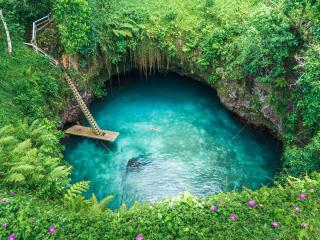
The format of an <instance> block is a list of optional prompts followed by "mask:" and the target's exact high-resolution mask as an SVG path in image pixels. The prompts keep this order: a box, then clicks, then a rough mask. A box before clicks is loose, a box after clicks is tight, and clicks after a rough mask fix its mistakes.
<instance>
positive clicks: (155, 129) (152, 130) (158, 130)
mask: <svg viewBox="0 0 320 240" xmlns="http://www.w3.org/2000/svg"><path fill="white" fill-rule="evenodd" d="M150 131H151V132H161V130H160V129H159V128H154V127H152V128H150Z"/></svg>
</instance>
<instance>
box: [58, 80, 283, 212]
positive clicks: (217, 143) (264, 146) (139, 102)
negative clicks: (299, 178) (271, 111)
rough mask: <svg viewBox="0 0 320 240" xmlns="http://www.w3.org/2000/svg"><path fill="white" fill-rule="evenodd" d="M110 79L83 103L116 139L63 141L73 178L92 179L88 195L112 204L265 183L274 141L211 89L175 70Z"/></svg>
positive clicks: (273, 164) (274, 157) (272, 169)
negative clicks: (109, 198)
mask: <svg viewBox="0 0 320 240" xmlns="http://www.w3.org/2000/svg"><path fill="white" fill-rule="evenodd" d="M112 85H113V88H112V91H111V89H109V90H108V93H109V96H108V97H107V98H105V99H104V100H101V101H98V102H96V103H94V104H92V105H91V106H90V109H91V110H92V113H93V115H94V117H95V118H96V120H97V122H98V123H99V124H100V127H101V128H103V129H108V130H113V131H118V132H120V133H121V135H120V137H119V138H118V140H117V141H116V143H114V144H107V145H106V146H107V148H106V147H105V146H103V145H102V144H101V142H99V141H95V140H90V139H84V138H77V137H70V138H66V139H65V140H64V143H65V146H66V151H65V158H66V160H67V161H69V162H70V163H71V164H72V165H73V167H74V170H73V174H72V179H73V181H75V182H76V181H81V180H89V181H91V189H90V192H89V193H88V195H91V193H95V194H96V195H97V196H98V197H99V198H102V197H104V196H106V195H113V196H114V197H115V200H114V202H113V203H112V204H111V205H112V206H111V207H112V208H117V207H118V206H119V205H120V204H121V203H122V202H123V203H126V204H127V205H131V204H132V203H133V202H134V201H145V200H147V201H157V200H159V199H162V198H164V197H167V196H176V195H177V194H178V193H180V192H185V191H187V192H192V193H194V194H196V195H198V196H206V195H208V194H212V193H218V192H222V191H229V190H233V189H241V187H242V186H246V187H249V188H252V189H255V188H258V187H259V186H261V185H262V184H268V183H270V182H272V180H271V179H272V178H273V177H274V175H275V173H276V171H277V170H278V169H279V167H280V144H279V142H277V141H276V140H275V139H274V138H272V137H271V136H270V135H268V134H266V133H260V132H257V131H254V130H252V129H249V128H247V127H245V128H243V127H244V125H243V124H242V123H239V122H237V121H236V120H235V119H234V118H233V117H232V116H231V115H230V114H229V113H228V112H227V111H226V110H225V109H224V107H223V106H222V105H221V103H220V102H219V99H218V97H217V95H216V93H215V92H214V90H212V89H211V88H209V87H207V86H204V85H203V84H201V83H199V82H196V81H194V80H190V79H188V78H185V77H181V76H178V75H175V74H169V75H155V76H154V77H151V78H149V79H147V80H146V79H144V78H142V77H140V75H137V76H131V77H127V78H126V80H123V79H120V87H115V86H118V85H119V81H118V80H115V81H113V84H112ZM241 129H243V130H242V131H241V132H240V134H239V131H240V130H241Z"/></svg>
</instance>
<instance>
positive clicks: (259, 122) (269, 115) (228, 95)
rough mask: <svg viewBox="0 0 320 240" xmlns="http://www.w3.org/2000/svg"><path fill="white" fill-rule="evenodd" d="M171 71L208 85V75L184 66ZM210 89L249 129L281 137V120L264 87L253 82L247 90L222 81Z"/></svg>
mask: <svg viewBox="0 0 320 240" xmlns="http://www.w3.org/2000/svg"><path fill="white" fill-rule="evenodd" d="M171 70H172V71H174V72H176V73H178V74H180V75H183V76H188V77H191V78H193V79H195V80H198V81H201V82H203V83H205V84H208V82H207V79H209V73H203V72H201V71H193V70H185V66H176V67H173V68H172V69H171ZM208 85H209V84H208ZM211 87H213V88H214V89H216V91H217V94H218V97H219V98H220V101H221V103H222V104H223V105H224V106H225V107H226V108H227V109H228V110H229V111H230V112H232V113H233V114H234V115H235V117H237V118H239V119H240V120H242V121H244V122H246V123H247V124H248V125H250V126H251V127H254V128H258V129H262V130H269V131H271V133H273V134H274V135H276V136H278V137H279V136H280V135H281V132H282V123H281V118H280V116H279V115H277V114H276V112H275V111H274V110H273V108H272V106H271V105H270V104H269V102H268V99H269V96H270V93H269V90H268V89H267V88H266V86H265V85H263V84H261V83H258V82H256V81H254V83H253V85H252V86H250V89H248V87H245V86H242V85H240V84H239V83H237V82H236V81H227V80H223V81H219V82H218V83H216V84H214V85H211Z"/></svg>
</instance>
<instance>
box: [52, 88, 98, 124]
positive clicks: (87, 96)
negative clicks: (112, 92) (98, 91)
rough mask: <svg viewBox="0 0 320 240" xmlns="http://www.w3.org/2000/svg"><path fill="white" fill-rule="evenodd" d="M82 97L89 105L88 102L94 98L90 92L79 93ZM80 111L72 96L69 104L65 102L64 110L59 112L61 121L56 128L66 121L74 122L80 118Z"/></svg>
mask: <svg viewBox="0 0 320 240" xmlns="http://www.w3.org/2000/svg"><path fill="white" fill-rule="evenodd" d="M80 95H81V97H82V99H83V100H84V102H85V103H86V105H87V106H89V104H90V103H92V101H93V100H94V96H93V94H92V93H90V92H87V91H85V92H81V93H80ZM81 115H82V112H81V109H80V106H79V105H78V103H77V101H76V100H75V99H74V98H73V99H72V100H71V102H70V103H69V104H67V106H66V108H65V110H64V111H63V113H62V114H61V123H60V124H59V126H58V128H59V129H62V128H63V127H64V125H66V124H68V123H74V122H76V121H78V120H79V119H80V118H81Z"/></svg>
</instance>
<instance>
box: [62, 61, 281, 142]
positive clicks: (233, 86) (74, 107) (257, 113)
mask: <svg viewBox="0 0 320 240" xmlns="http://www.w3.org/2000/svg"><path fill="white" fill-rule="evenodd" d="M131 70H132V69H131ZM168 70H169V71H173V72H176V73H178V74H180V75H183V76H187V77H190V78H192V79H195V80H197V81H201V82H203V83H204V84H207V85H209V86H211V87H212V88H214V89H215V90H216V91H217V94H218V97H219V98H220V101H221V103H222V104H223V105H224V106H225V107H226V108H227V109H228V110H229V111H230V112H231V113H232V114H233V115H234V116H235V117H237V118H238V119H240V120H241V121H244V122H246V123H247V124H248V125H249V126H251V127H254V128H257V129H262V130H268V131H270V132H271V133H273V134H274V135H276V136H278V137H279V136H280V135H281V131H282V124H281V118H280V116H278V115H277V114H276V113H275V111H274V110H273V108H272V106H270V105H269V103H268V99H269V95H270V93H269V91H268V89H267V88H266V87H265V86H264V85H263V84H261V83H258V82H254V83H253V86H251V87H250V89H246V87H244V86H241V85H239V84H238V83H237V82H235V81H225V80H223V81H219V82H218V83H217V84H214V85H210V84H209V83H208V82H207V80H208V79H209V76H210V74H209V73H208V72H201V71H193V70H191V71H190V70H188V69H187V70H186V67H185V66H179V65H175V66H171V67H170V68H169V69H165V70H164V71H168ZM127 71H130V67H128V68H127ZM120 74H121V73H120ZM113 75H115V74H114V73H113V74H112V75H111V76H113ZM106 79H107V78H106ZM81 95H82V97H83V99H84V101H85V103H86V104H87V105H89V104H90V103H91V102H92V101H93V100H94V96H93V94H92V93H90V92H82V93H81ZM81 114H82V113H81V109H80V107H79V106H78V104H77V102H76V101H75V100H74V99H73V100H72V101H71V104H69V105H68V106H67V107H66V109H65V111H64V112H63V113H62V114H61V124H60V125H59V128H60V129H62V128H63V127H64V125H65V124H67V123H74V122H76V121H78V120H79V119H80V117H81Z"/></svg>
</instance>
